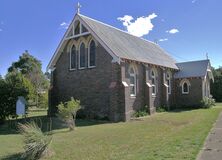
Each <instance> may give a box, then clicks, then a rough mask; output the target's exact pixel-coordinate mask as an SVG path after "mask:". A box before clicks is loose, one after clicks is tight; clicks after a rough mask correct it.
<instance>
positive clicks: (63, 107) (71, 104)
mask: <svg viewBox="0 0 222 160" xmlns="http://www.w3.org/2000/svg"><path fill="white" fill-rule="evenodd" d="M57 107H58V114H57V115H58V117H60V118H61V119H62V120H63V121H65V122H66V123H67V125H68V126H69V129H70V130H74V127H75V119H76V112H77V111H78V110H79V109H81V106H80V101H79V100H74V98H71V100H70V101H68V102H65V103H60V104H59V105H58V106H57Z"/></svg>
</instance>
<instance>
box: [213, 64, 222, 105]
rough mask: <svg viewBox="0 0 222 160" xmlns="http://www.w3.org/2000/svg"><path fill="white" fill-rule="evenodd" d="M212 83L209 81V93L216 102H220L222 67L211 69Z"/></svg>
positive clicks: (221, 96)
mask: <svg viewBox="0 0 222 160" xmlns="http://www.w3.org/2000/svg"><path fill="white" fill-rule="evenodd" d="M213 75H214V83H211V94H212V95H213V98H214V99H215V100H216V101H217V102H222V68H221V67H219V68H218V69H213Z"/></svg>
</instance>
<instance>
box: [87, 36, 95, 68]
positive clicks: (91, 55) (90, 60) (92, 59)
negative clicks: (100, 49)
mask: <svg viewBox="0 0 222 160" xmlns="http://www.w3.org/2000/svg"><path fill="white" fill-rule="evenodd" d="M88 53H89V55H88V57H89V58H88V66H89V68H90V67H95V66H96V43H95V41H94V40H91V42H90V43H89V51H88Z"/></svg>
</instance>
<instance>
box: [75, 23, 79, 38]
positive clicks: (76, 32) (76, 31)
mask: <svg viewBox="0 0 222 160" xmlns="http://www.w3.org/2000/svg"><path fill="white" fill-rule="evenodd" d="M74 33H75V35H78V34H80V22H77V25H76V27H75V31H74Z"/></svg>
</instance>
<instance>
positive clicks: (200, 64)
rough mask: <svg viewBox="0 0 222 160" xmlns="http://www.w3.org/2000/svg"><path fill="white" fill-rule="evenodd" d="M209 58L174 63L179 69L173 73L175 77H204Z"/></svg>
mask: <svg viewBox="0 0 222 160" xmlns="http://www.w3.org/2000/svg"><path fill="white" fill-rule="evenodd" d="M209 63H210V61H209V60H200V61H190V62H182V63H176V65H177V67H178V68H179V70H180V71H178V72H177V73H176V74H175V76H174V77H175V78H189V77H204V76H205V75H206V73H207V69H208V66H209Z"/></svg>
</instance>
